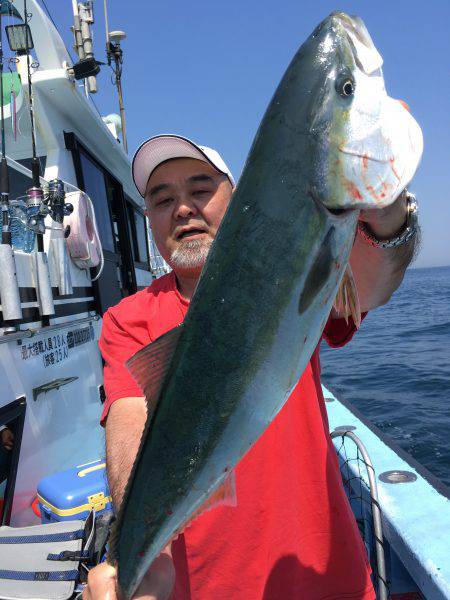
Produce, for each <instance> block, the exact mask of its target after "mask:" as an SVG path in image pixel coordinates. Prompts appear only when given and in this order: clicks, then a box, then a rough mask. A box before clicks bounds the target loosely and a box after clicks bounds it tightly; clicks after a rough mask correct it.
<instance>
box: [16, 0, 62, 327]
mask: <svg viewBox="0 0 450 600" xmlns="http://www.w3.org/2000/svg"><path fill="white" fill-rule="evenodd" d="M23 10H24V24H25V48H26V50H25V51H26V65H27V77H28V105H29V112H30V125H31V148H32V158H31V174H32V187H31V188H30V189H29V190H27V194H26V195H27V201H26V202H27V213H28V227H29V228H30V229H32V230H33V231H34V232H35V233H36V243H37V252H35V255H34V268H35V277H36V288H37V293H38V300H39V310H40V313H41V320H42V325H43V326H44V327H45V326H47V325H49V323H50V315H53V314H55V307H54V303H53V293H52V287H51V282H50V273H49V266H48V261H47V255H46V254H45V252H44V233H45V221H44V219H45V217H46V215H48V214H49V212H50V209H49V207H48V206H47V204H46V202H45V198H44V190H43V189H42V187H41V183H40V177H39V171H40V168H39V159H38V157H37V153H36V127H35V119H34V97H33V86H32V83H31V60H30V59H31V57H30V51H31V49H32V48H33V42H32V40H31V32H30V28H29V25H28V21H29V17H30V16H31V15H30V14H29V13H28V9H27V0H23Z"/></svg>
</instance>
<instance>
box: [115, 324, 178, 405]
mask: <svg viewBox="0 0 450 600" xmlns="http://www.w3.org/2000/svg"><path fill="white" fill-rule="evenodd" d="M182 331H183V324H181V325H178V327H174V328H173V329H170V330H169V331H168V332H167V333H165V334H164V335H162V336H161V337H159V338H158V339H157V340H155V341H154V342H152V343H151V344H148V346H145V347H144V348H142V350H139V351H138V352H136V354H135V355H134V356H132V357H131V358H130V359H129V360H128V361H127V362H126V367H127V369H128V370H129V371H130V373H131V375H132V376H133V377H134V379H135V380H136V382H137V384H138V385H139V387H140V388H141V389H142V391H143V392H144V394H145V397H146V399H147V403H148V411H149V414H151V413H153V412H154V410H155V408H156V405H157V403H158V400H159V397H160V394H161V389H162V386H163V384H164V381H165V379H166V375H167V373H168V371H169V368H170V365H171V362H172V358H173V355H174V352H175V349H176V347H177V345H178V340H179V339H180V335H181V332H182Z"/></svg>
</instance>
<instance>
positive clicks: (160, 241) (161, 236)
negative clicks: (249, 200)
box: [145, 158, 232, 271]
mask: <svg viewBox="0 0 450 600" xmlns="http://www.w3.org/2000/svg"><path fill="white" fill-rule="evenodd" d="M231 194H232V188H231V184H230V182H229V180H228V178H227V177H226V176H225V175H223V174H222V173H219V172H218V171H216V170H215V169H214V168H213V167H211V166H210V165H209V164H208V163H205V162H203V161H201V160H196V159H194V158H177V159H173V160H170V161H167V162H165V163H163V164H161V165H159V167H157V168H156V169H155V170H154V171H153V173H152V174H151V176H150V178H149V180H148V183H147V189H146V194H145V203H146V205H147V216H148V218H149V220H150V224H151V228H152V233H153V237H154V240H155V243H156V245H157V247H158V250H159V251H160V253H161V255H162V257H163V258H164V260H165V261H166V262H167V263H168V264H169V265H170V266H171V267H172V268H173V269H174V270H175V271H177V270H185V271H186V270H187V271H191V270H192V271H198V270H199V269H201V267H203V264H204V262H205V260H206V256H207V255H208V251H209V249H210V247H211V244H212V242H213V240H214V238H215V236H216V233H217V230H218V228H219V225H220V223H221V221H222V218H223V216H224V214H225V211H226V209H227V206H228V204H229V201H230V198H231Z"/></svg>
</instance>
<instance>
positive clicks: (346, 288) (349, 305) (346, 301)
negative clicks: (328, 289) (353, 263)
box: [333, 265, 361, 329]
mask: <svg viewBox="0 0 450 600" xmlns="http://www.w3.org/2000/svg"><path fill="white" fill-rule="evenodd" d="M333 306H334V309H335V310H336V311H337V312H338V313H339V314H340V315H343V316H344V318H345V321H346V322H347V323H348V317H349V316H351V317H352V319H353V322H354V324H355V326H356V328H357V329H359V326H360V325H361V305H360V302H359V295H358V290H357V288H356V284H355V278H354V277H353V273H352V269H351V267H350V265H347V268H346V270H345V272H344V275H343V277H342V279H341V283H340V284H339V288H338V291H337V294H336V298H335V300H334V304H333Z"/></svg>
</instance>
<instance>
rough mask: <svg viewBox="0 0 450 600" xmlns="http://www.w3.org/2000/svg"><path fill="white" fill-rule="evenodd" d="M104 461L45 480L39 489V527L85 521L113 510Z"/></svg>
mask: <svg viewBox="0 0 450 600" xmlns="http://www.w3.org/2000/svg"><path fill="white" fill-rule="evenodd" d="M105 467H106V464H105V462H104V461H103V460H96V461H95V462H92V463H88V464H86V465H80V466H79V467H74V468H72V469H68V470H67V471H61V472H59V473H55V474H54V475H50V476H49V477H45V478H44V479H42V480H41V481H40V483H39V485H38V489H37V492H38V501H39V508H40V511H41V520H42V523H54V522H55V521H71V520H73V519H85V518H86V517H87V516H88V514H89V513H90V511H91V510H95V512H96V513H97V514H101V513H103V512H106V511H107V510H113V507H112V502H111V495H110V492H109V488H108V482H107V480H106V471H105Z"/></svg>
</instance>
